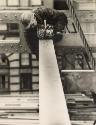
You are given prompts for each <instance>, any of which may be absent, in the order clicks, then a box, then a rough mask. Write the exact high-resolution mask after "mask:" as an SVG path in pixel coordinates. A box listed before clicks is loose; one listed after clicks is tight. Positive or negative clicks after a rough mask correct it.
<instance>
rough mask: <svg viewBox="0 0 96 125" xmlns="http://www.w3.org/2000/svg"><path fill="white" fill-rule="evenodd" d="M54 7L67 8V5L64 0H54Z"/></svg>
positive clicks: (58, 8)
mask: <svg viewBox="0 0 96 125" xmlns="http://www.w3.org/2000/svg"><path fill="white" fill-rule="evenodd" d="M54 9H57V10H68V6H67V4H66V2H65V1H64V0H54Z"/></svg>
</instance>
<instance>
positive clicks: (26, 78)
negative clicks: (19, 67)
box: [20, 73, 32, 90]
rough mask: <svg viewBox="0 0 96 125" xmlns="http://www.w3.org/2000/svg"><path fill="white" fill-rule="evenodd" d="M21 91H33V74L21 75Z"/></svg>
mask: <svg viewBox="0 0 96 125" xmlns="http://www.w3.org/2000/svg"><path fill="white" fill-rule="evenodd" d="M20 80H21V82H20V83H21V84H20V88H21V90H31V89H32V74H31V73H21V76H20Z"/></svg>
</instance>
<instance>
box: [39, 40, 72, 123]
mask: <svg viewBox="0 0 96 125" xmlns="http://www.w3.org/2000/svg"><path fill="white" fill-rule="evenodd" d="M39 82H40V83H39V84H40V87H39V88H40V124H41V125H71V123H70V119H69V115H68V110H67V106H66V100H65V96H64V92H63V87H62V83H61V79H60V74H59V69H58V65H57V60H56V55H55V51H54V45H53V41H52V40H41V41H40V42H39Z"/></svg>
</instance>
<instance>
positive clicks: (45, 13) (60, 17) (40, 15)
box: [26, 8, 68, 54]
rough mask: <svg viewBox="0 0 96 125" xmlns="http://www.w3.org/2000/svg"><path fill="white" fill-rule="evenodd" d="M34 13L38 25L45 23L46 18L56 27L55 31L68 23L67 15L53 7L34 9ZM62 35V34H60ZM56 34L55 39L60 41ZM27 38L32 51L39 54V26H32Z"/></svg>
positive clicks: (48, 22) (62, 28)
mask: <svg viewBox="0 0 96 125" xmlns="http://www.w3.org/2000/svg"><path fill="white" fill-rule="evenodd" d="M34 14H35V17H36V20H37V23H38V25H39V24H40V25H41V24H44V20H46V22H47V24H50V25H52V26H53V27H54V32H57V31H61V30H64V28H65V26H66V25H67V23H68V21H67V17H66V15H65V14H64V13H63V12H58V11H56V10H53V9H49V8H38V9H36V10H34ZM60 37H61V36H60ZM58 38H59V37H57V36H56V35H55V36H54V39H53V41H54V42H56V41H59V39H58ZM26 40H27V43H28V44H29V47H30V49H31V50H32V53H34V54H36V53H37V54H38V51H39V44H38V41H39V39H38V37H37V28H36V27H35V28H30V29H29V30H28V31H27V32H26Z"/></svg>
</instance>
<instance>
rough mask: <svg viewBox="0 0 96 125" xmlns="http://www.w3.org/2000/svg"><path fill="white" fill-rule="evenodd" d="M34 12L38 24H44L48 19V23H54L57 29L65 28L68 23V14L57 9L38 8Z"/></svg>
mask: <svg viewBox="0 0 96 125" xmlns="http://www.w3.org/2000/svg"><path fill="white" fill-rule="evenodd" d="M34 13H35V17H36V20H37V23H38V24H44V20H46V22H47V24H50V25H53V27H54V30H56V31H61V30H64V28H65V26H66V25H67V23H68V20H67V17H66V15H65V14H64V13H63V12H59V11H57V10H53V9H50V8H37V9H36V10H34Z"/></svg>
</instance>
